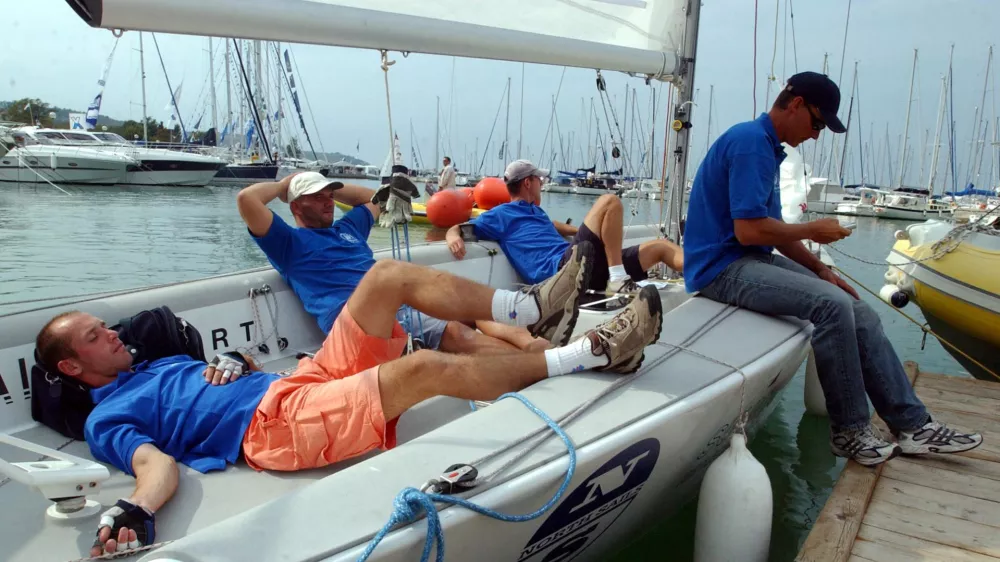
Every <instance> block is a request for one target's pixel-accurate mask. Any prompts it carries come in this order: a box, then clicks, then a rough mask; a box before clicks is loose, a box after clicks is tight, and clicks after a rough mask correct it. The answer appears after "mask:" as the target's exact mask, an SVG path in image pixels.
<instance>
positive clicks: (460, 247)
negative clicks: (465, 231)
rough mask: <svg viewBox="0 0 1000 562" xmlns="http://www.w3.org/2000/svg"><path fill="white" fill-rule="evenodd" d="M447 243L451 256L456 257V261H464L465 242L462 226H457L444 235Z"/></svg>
mask: <svg viewBox="0 0 1000 562" xmlns="http://www.w3.org/2000/svg"><path fill="white" fill-rule="evenodd" d="M444 240H445V243H447V244H448V249H449V250H451V254H452V255H453V256H455V258H456V259H462V258H464V257H465V241H464V240H462V225H460V224H456V225H455V226H453V227H451V228H449V229H448V232H447V233H445V235H444Z"/></svg>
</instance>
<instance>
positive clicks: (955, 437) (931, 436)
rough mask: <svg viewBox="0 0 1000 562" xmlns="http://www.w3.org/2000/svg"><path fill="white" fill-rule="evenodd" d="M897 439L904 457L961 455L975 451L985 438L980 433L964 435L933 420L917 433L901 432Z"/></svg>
mask: <svg viewBox="0 0 1000 562" xmlns="http://www.w3.org/2000/svg"><path fill="white" fill-rule="evenodd" d="M897 439H898V441H899V447H900V448H901V449H902V451H903V454H904V455H923V454H925V453H961V452H962V451H969V450H972V449H975V448H976V447H978V446H979V445H981V444H982V443H983V436H982V435H980V434H978V433H964V432H961V431H957V430H954V429H950V428H949V427H948V426H946V425H944V424H943V423H940V422H936V421H934V420H933V419H931V420H929V421H928V422H927V423H925V424H924V426H923V427H921V428H920V429H918V430H916V431H901V432H900V433H899V435H897Z"/></svg>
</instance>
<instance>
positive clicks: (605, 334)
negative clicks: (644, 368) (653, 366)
mask: <svg viewBox="0 0 1000 562" xmlns="http://www.w3.org/2000/svg"><path fill="white" fill-rule="evenodd" d="M662 326H663V304H662V303H661V302H660V293H659V291H657V290H656V288H655V287H644V288H643V289H642V290H641V291H639V295H638V296H637V297H636V298H634V299H633V300H632V302H631V303H629V305H628V306H626V307H625V310H623V311H621V312H619V313H618V314H617V315H616V316H615V317H614V318H612V319H611V320H608V321H607V322H605V323H604V324H601V325H600V326H598V327H597V328H596V329H594V330H591V331H589V332H587V334H586V336H585V337H587V338H590V345H591V346H592V348H593V349H594V354H595V355H597V354H603V355H605V356H607V358H608V364H607V365H606V366H604V367H598V368H596V369H594V370H595V371H608V372H612V373H621V374H628V373H634V372H636V371H637V370H639V366H640V365H642V360H643V359H644V358H645V356H646V355H645V350H646V346H647V345H649V344H651V343H653V342H655V341H656V340H657V339H659V337H660V329H661V328H662Z"/></svg>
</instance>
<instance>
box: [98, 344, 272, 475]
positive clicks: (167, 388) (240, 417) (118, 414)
mask: <svg viewBox="0 0 1000 562" xmlns="http://www.w3.org/2000/svg"><path fill="white" fill-rule="evenodd" d="M204 373H205V363H204V362H202V361H195V360H194V359H191V358H190V357H188V356H187V355H175V356H173V357H165V358H163V359H157V360H156V361H152V362H143V363H140V364H139V365H138V366H136V367H135V368H134V370H133V371H131V372H123V373H118V378H116V379H115V380H114V382H112V383H111V384H108V385H105V386H102V387H100V388H95V389H93V390H91V391H90V395H91V397H92V398H93V399H94V403H95V404H97V405H96V407H95V408H94V410H93V411H92V412H91V413H90V415H89V416H88V417H87V423H86V424H85V425H84V437H85V438H86V440H87V444H88V445H90V452H91V453H92V454H93V455H94V458H95V459H97V460H99V461H101V462H106V463H109V464H111V465H114V466H115V467H117V468H118V469H119V470H121V471H122V472H124V473H126V474H133V472H132V456H133V455H134V454H135V450H136V449H138V448H139V446H140V445H142V444H144V443H152V444H153V445H155V446H156V448H157V449H159V450H161V451H163V452H164V453H166V454H168V455H170V456H171V457H174V458H175V459H177V460H178V461H180V462H182V463H184V464H186V465H188V466H190V467H191V468H193V469H195V470H197V471H198V472H209V471H211V470H223V469H224V468H226V463H227V462H228V463H235V462H236V458H237V457H238V456H239V454H240V447H241V446H242V443H243V434H244V433H246V431H247V427H248V426H249V425H250V420H251V419H252V418H253V415H254V412H256V411H257V405H258V404H259V403H260V400H261V398H263V397H264V393H265V392H267V388H268V387H269V386H270V385H271V383H272V382H274V381H275V380H277V379H278V375H273V374H270V373H253V374H250V375H244V376H242V377H240V378H239V379H237V380H235V381H233V382H231V383H228V384H225V385H221V386H212V385H211V384H209V383H207V382H205V376H204Z"/></svg>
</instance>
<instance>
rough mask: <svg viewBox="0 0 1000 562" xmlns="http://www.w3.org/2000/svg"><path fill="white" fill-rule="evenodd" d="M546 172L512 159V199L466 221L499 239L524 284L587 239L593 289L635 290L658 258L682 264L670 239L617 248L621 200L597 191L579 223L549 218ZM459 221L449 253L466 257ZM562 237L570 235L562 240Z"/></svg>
mask: <svg viewBox="0 0 1000 562" xmlns="http://www.w3.org/2000/svg"><path fill="white" fill-rule="evenodd" d="M548 175H549V171H548V170H543V169H539V168H537V167H535V165H534V164H532V163H531V162H528V161H527V160H515V161H514V162H511V163H510V164H508V165H507V169H506V171H504V182H505V183H506V184H507V189H508V191H510V195H511V202H510V203H505V204H503V205H498V206H496V207H494V208H492V209H490V210H489V211H486V212H485V213H483V214H481V215H479V216H478V217H476V218H475V219H474V220H472V221H471V224H472V227H473V231H474V233H475V236H476V237H477V238H481V239H485V240H495V241H497V242H499V243H500V247H501V248H503V251H504V253H505V254H506V255H507V259H509V260H510V263H511V265H513V266H514V269H515V270H516V271H517V273H518V275H520V276H521V278H522V279H524V280H525V282H527V283H538V282H540V281H542V280H543V279H546V278H548V277H549V276H551V275H553V274H554V273H555V272H556V271H557V270H558V269H559V268H560V267H561V266H562V264H564V263H566V260H567V259H569V255H570V251H571V249H572V248H573V247H574V246H575V245H577V244H580V243H581V242H584V241H586V242H590V243H591V244H593V245H594V248H596V250H597V256H596V261H595V263H594V275H593V277H591V282H590V286H589V287H588V289H591V290H593V291H597V292H601V293H603V292H605V291H607V292H609V293H634V292H636V291H638V286H637V285H636V284H635V281H641V280H643V279H646V276H647V275H646V272H647V271H648V270H649V269H650V268H652V267H653V266H655V265H656V264H659V263H664V264H666V265H667V266H668V267H670V268H671V269H673V270H674V271H678V272H680V271H682V270H683V268H684V256H683V252H682V251H681V249H680V248H679V247H678V246H677V245H676V244H674V243H673V242H671V241H669V240H653V241H650V242H644V243H642V244H639V245H638V246H630V247H628V248H624V249H622V234H623V233H622V216H623V212H624V211H623V208H622V202H621V199H619V198H618V197H617V196H616V195H610V194H609V195H602V196H600V197H599V198H598V199H597V202H596V203H594V206H593V207H591V209H590V211H589V212H588V213H587V216H586V217H584V219H583V224H582V225H581V226H580V228H577V227H575V226H570V225H568V224H565V223H562V222H559V221H555V220H551V219H550V218H549V216H548V215H547V214H546V213H545V211H543V210H542V208H541V207H540V206H539V205H541V202H542V179H543V178H546V177H548ZM461 228H462V225H457V226H453V227H452V228H450V229H449V230H448V234H447V236H446V240H447V242H448V248H449V249H450V250H451V253H452V254H454V256H455V257H456V258H458V259H462V258H463V257H465V243H464V242H463V240H462V233H461ZM564 236H573V241H572V242H567V241H566V239H565V238H563V237H564Z"/></svg>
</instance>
